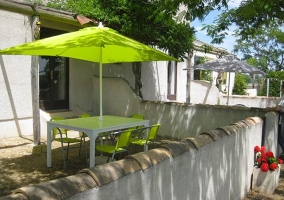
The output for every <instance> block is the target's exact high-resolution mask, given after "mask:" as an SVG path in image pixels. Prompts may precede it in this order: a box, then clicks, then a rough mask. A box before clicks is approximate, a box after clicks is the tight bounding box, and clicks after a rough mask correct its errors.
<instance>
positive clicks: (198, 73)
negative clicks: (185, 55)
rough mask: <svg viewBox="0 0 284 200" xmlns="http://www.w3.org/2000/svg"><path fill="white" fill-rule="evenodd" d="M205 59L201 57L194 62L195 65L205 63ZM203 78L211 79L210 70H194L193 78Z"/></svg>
mask: <svg viewBox="0 0 284 200" xmlns="http://www.w3.org/2000/svg"><path fill="white" fill-rule="evenodd" d="M206 61H207V58H206V57H201V58H199V60H197V61H196V62H195V65H198V64H202V63H205V62H206ZM199 79H200V80H205V81H211V82H212V81H213V78H212V76H211V71H210V70H194V80H199Z"/></svg>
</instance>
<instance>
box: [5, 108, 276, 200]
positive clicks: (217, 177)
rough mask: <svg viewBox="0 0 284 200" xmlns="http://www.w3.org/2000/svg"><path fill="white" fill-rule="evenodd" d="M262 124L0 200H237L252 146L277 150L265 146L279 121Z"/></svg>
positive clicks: (244, 123) (190, 140)
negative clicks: (262, 146) (263, 144)
mask: <svg viewBox="0 0 284 200" xmlns="http://www.w3.org/2000/svg"><path fill="white" fill-rule="evenodd" d="M264 119H266V121H267V120H268V121H270V123H265V129H263V120H262V119H261V118H259V117H249V118H246V119H245V120H240V121H237V122H235V123H233V124H231V125H228V126H223V127H219V128H216V129H214V130H211V131H208V132H202V133H201V134H199V135H198V136H196V137H187V138H184V139H182V140H180V141H176V142H173V143H170V144H165V145H163V146H162V147H161V148H157V149H152V150H149V151H147V152H141V153H137V154H133V155H130V156H128V157H126V158H125V159H122V160H119V161H115V162H112V163H108V164H104V165H100V166H96V167H93V168H87V169H83V170H81V171H79V172H78V174H76V175H73V176H69V177H65V178H61V179H57V180H53V181H49V182H44V183H41V184H37V185H32V186H27V187H23V188H19V189H17V190H16V191H15V194H12V195H9V196H5V197H2V198H0V199H1V200H4V199H5V200H7V199H98V200H99V199H101V200H103V199H145V200H146V199H147V200H148V199H208V197H210V199H241V198H242V197H244V196H245V195H246V193H247V192H248V191H249V189H250V183H251V180H250V179H251V174H252V172H253V165H254V152H253V149H254V146H255V145H261V144H262V143H266V144H269V145H271V146H267V148H268V149H276V148H277V147H276V146H275V144H277V143H273V142H271V141H266V140H274V141H275V140H277V139H276V138H277V128H278V127H277V124H276V126H275V123H274V124H273V123H272V121H273V120H277V119H278V116H277V114H275V113H268V114H267V115H266V117H265V118H264ZM267 131H268V132H269V134H268V136H267V135H266V134H264V135H263V134H262V133H266V132H267ZM262 135H263V136H264V137H263V138H264V140H265V141H262Z"/></svg>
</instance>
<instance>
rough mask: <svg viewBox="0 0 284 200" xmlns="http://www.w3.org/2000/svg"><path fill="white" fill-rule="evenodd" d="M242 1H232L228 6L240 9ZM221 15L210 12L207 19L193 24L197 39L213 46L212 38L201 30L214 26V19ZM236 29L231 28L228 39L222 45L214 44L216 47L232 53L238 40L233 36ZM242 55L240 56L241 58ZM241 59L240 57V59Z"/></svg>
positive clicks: (216, 11)
mask: <svg viewBox="0 0 284 200" xmlns="http://www.w3.org/2000/svg"><path fill="white" fill-rule="evenodd" d="M240 2H241V0H231V1H230V2H229V3H228V5H229V8H234V7H238V5H239V4H240ZM220 13H221V11H218V10H215V11H212V12H210V14H209V15H207V17H206V18H205V19H204V20H203V21H202V22H200V21H199V20H198V19H197V20H195V21H193V22H191V26H193V27H194V28H195V30H196V31H197V32H196V38H197V39H198V40H200V41H202V42H206V43H208V44H211V41H212V38H211V37H210V36H207V35H206V34H207V33H206V30H203V31H201V28H202V27H203V24H212V23H213V21H214V19H215V18H217V17H218V15H219V14H220ZM234 29H235V27H234V26H231V27H230V28H229V31H228V33H229V34H228V35H227V36H226V39H225V40H224V42H223V43H222V44H212V45H213V46H215V47H222V48H225V49H227V51H228V52H230V53H231V52H232V50H233V45H234V43H235V40H236V38H235V37H234V36H233V35H232V34H233V31H234ZM239 56H240V55H238V57H239ZM239 58H240V57H239Z"/></svg>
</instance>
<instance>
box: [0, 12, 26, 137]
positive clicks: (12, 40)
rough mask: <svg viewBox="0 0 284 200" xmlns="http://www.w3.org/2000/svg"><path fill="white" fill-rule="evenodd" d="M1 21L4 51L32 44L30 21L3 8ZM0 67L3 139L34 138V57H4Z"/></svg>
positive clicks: (0, 41)
mask: <svg viewBox="0 0 284 200" xmlns="http://www.w3.org/2000/svg"><path fill="white" fill-rule="evenodd" d="M0 21H1V23H0V36H1V38H2V39H1V40H0V49H4V48H7V47H10V46H14V45H18V44H22V43H26V42H29V41H31V40H32V35H31V18H30V17H28V16H25V15H22V14H17V13H11V12H7V11H5V10H1V8H0ZM15 33H16V34H15ZM0 67H1V70H0V94H1V98H0V110H1V112H0V123H1V126H0V137H11V136H16V135H17V136H18V135H31V134H32V98H31V57H30V56H10V55H0Z"/></svg>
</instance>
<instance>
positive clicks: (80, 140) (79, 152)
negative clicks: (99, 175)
mask: <svg viewBox="0 0 284 200" xmlns="http://www.w3.org/2000/svg"><path fill="white" fill-rule="evenodd" d="M82 142H83V136H82V137H81V140H80V147H79V156H80V155H81V148H82Z"/></svg>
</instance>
